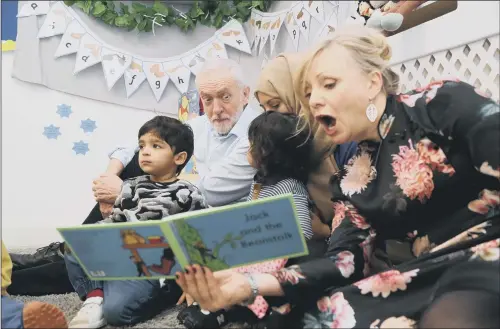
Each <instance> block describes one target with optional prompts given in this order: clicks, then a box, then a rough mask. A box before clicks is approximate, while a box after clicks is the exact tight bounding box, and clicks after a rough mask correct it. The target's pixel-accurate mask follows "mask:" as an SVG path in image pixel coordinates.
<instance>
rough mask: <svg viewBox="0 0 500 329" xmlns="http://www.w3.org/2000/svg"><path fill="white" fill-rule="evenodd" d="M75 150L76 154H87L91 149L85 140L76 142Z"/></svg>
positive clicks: (74, 144)
mask: <svg viewBox="0 0 500 329" xmlns="http://www.w3.org/2000/svg"><path fill="white" fill-rule="evenodd" d="M73 151H75V153H76V155H78V154H82V155H85V154H87V152H88V151H89V144H88V143H85V142H84V141H79V142H74V143H73Z"/></svg>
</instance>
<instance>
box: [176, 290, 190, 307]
mask: <svg viewBox="0 0 500 329" xmlns="http://www.w3.org/2000/svg"><path fill="white" fill-rule="evenodd" d="M184 302H186V304H187V306H191V305H192V304H193V303H194V299H193V297H191V296H190V295H188V294H186V293H185V292H184V293H182V296H181V297H180V298H179V300H178V301H177V304H176V305H181V304H182V303H184Z"/></svg>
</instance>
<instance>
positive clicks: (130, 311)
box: [64, 253, 181, 326]
mask: <svg viewBox="0 0 500 329" xmlns="http://www.w3.org/2000/svg"><path fill="white" fill-rule="evenodd" d="M64 259H65V261H66V267H67V269H68V276H69V280H70V281H71V284H72V285H73V287H74V288H75V291H76V292H77V293H78V295H79V296H80V298H81V299H82V300H84V299H85V297H86V296H87V294H88V293H89V292H91V291H92V290H95V289H102V290H103V292H104V303H103V316H104V318H105V319H106V321H107V323H108V324H110V325H112V326H125V325H133V324H135V323H138V322H142V321H146V320H149V319H151V318H153V317H154V316H156V315H157V314H158V313H160V312H161V311H162V310H163V309H165V308H166V307H168V306H172V305H173V304H174V303H175V302H176V301H177V300H178V298H179V297H180V296H181V291H180V288H178V287H177V286H174V285H175V282H174V281H170V282H169V281H165V284H166V285H167V286H165V287H163V288H161V287H160V281H159V280H133V281H132V280H123V281H91V280H89V279H88V277H87V275H86V274H85V272H84V271H83V269H82V268H81V266H80V264H78V262H77V261H76V260H75V258H74V257H73V256H72V255H68V253H66V254H65V256H64Z"/></svg>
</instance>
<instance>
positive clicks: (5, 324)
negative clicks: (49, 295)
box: [2, 296, 24, 329]
mask: <svg viewBox="0 0 500 329" xmlns="http://www.w3.org/2000/svg"><path fill="white" fill-rule="evenodd" d="M23 309H24V304H23V303H21V302H18V301H15V300H13V299H12V298H10V297H9V296H2V328H11V329H21V328H23V327H24V326H23Z"/></svg>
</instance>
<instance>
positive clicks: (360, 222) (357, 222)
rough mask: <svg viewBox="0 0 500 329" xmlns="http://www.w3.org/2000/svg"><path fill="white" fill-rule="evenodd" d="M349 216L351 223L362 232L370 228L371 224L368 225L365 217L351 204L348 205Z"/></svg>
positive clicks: (347, 212)
mask: <svg viewBox="0 0 500 329" xmlns="http://www.w3.org/2000/svg"><path fill="white" fill-rule="evenodd" d="M346 214H347V216H349V219H350V220H351V223H352V224H353V225H354V226H356V227H357V228H359V229H361V230H366V229H368V228H370V224H368V223H367V222H366V220H365V218H364V217H363V216H361V215H360V214H359V212H358V210H357V209H356V208H355V207H354V206H353V205H352V204H350V203H348V204H347V211H346Z"/></svg>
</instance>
